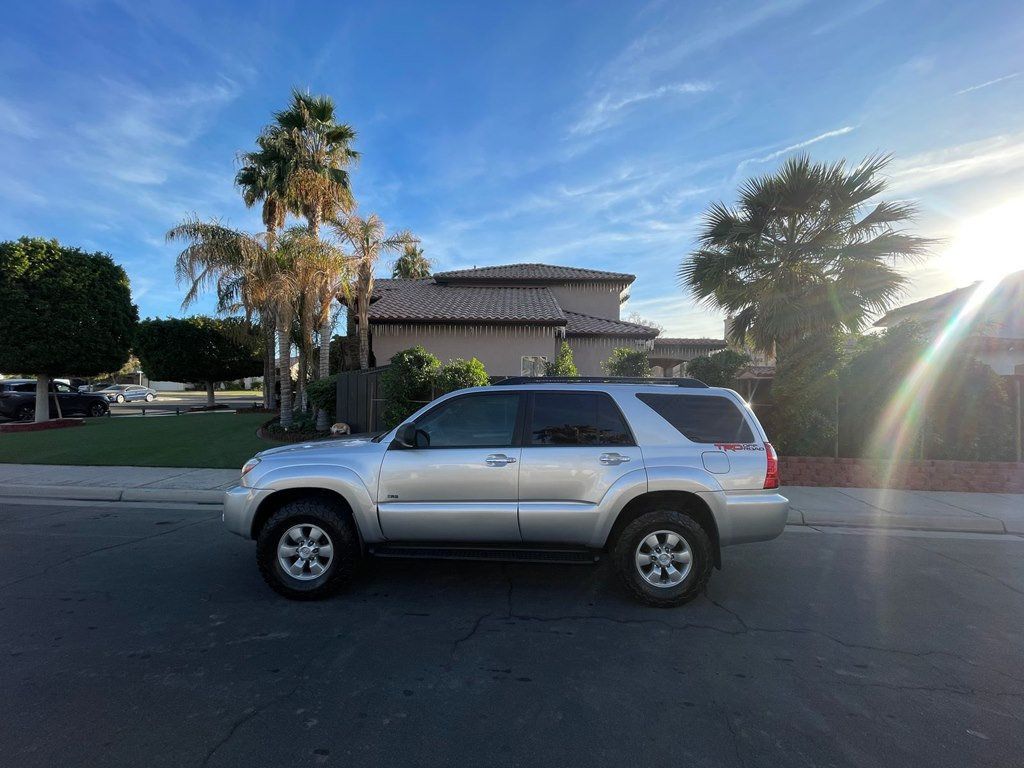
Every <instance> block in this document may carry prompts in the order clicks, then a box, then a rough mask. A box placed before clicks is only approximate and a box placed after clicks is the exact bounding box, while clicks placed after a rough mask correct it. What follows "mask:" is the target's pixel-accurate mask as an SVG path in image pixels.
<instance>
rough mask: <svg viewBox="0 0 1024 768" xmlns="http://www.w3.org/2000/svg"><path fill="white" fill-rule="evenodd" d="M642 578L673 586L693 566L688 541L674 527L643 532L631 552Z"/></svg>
mask: <svg viewBox="0 0 1024 768" xmlns="http://www.w3.org/2000/svg"><path fill="white" fill-rule="evenodd" d="M634 562H635V563H636V569H637V571H638V572H639V573H640V576H641V578H643V580H644V581H646V582H647V583H648V584H650V585H651V586H654V587H661V588H666V587H674V586H676V585H677V584H679V583H680V582H681V581H682V580H683V579H685V578H686V577H687V576H688V575H689V573H690V569H691V568H692V567H693V552H692V551H691V550H690V545H689V544H688V543H687V542H686V539H684V538H683V537H682V536H680V535H679V534H678V533H676V532H675V531H655V532H654V533H651V534H649V535H648V536H645V537H644V538H643V540H642V541H641V542H640V544H639V545H638V546H637V548H636V553H635V555H634Z"/></svg>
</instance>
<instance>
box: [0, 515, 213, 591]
mask: <svg viewBox="0 0 1024 768" xmlns="http://www.w3.org/2000/svg"><path fill="white" fill-rule="evenodd" d="M216 520H217V518H216V517H210V518H207V519H205V520H196V521H194V522H191V523H185V524H184V525H179V526H178V527H177V528H171V529H169V530H166V531H160V532H159V533H151V534H150V535H148V536H142V537H140V538H135V539H131V540H130V541H119V542H117V543H116V544H108V545H107V546H105V547H97V548H96V549H90V550H88V551H86V552H79V553H78V554H77V555H72V556H71V557H68V558H65V559H64V560H61V561H59V562H56V563H52V564H50V565H48V566H47V569H51V570H52V569H53V568H57V567H59V566H62V565H67V564H68V563H72V562H74V561H75V560H81V559H82V558H83V557H88V556H89V555H95V554H97V553H99V552H107V551H109V550H111V549H120V548H121V547H129V546H131V545H132V544H139V543H140V542H143V541H149V540H150V539H156V538H159V537H160V536H169V535H170V534H172V533H177V532H178V531H182V530H184V529H186V528H192V527H193V526H196V525H202V524H204V523H212V522H214V521H216ZM35 578H38V574H35V573H33V574H30V575H28V576H22V577H21V578H20V579H15V580H14V581H8V582H5V583H3V584H0V590H3V589H7V587H13V586H14V585H15V584H21V583H22V582H23V581H29V580H30V579H35Z"/></svg>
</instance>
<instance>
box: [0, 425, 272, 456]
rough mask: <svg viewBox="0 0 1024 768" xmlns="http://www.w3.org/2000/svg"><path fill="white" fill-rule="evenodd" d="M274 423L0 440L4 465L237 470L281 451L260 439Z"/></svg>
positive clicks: (77, 430)
mask: <svg viewBox="0 0 1024 768" xmlns="http://www.w3.org/2000/svg"><path fill="white" fill-rule="evenodd" d="M268 418H269V416H268V415H267V414H262V413H202V414H192V415H188V416H144V417H139V418H113V419H111V418H104V419H86V420H85V426H84V427H72V428H70V429H51V430H46V431H42V432H22V433H17V432H14V433H7V434H0V463H7V464H86V465H90V464H91V465H105V466H119V465H120V466H136V467H220V468H225V469H237V468H239V467H241V466H242V464H244V463H245V462H246V460H248V459H249V458H250V457H251V456H252V455H253V454H254V453H256V452H257V451H262V450H264V449H266V448H271V447H273V446H275V445H279V443H272V442H269V441H267V440H261V439H260V438H258V437H256V430H257V429H258V428H259V426H260V425H261V424H262V423H263V422H265V421H266V420H267V419H268Z"/></svg>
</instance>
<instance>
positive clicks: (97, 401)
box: [0, 379, 110, 421]
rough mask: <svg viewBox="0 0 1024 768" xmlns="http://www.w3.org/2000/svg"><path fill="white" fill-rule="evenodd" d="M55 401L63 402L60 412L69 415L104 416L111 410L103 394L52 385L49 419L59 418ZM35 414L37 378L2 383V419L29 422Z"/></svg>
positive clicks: (0, 413) (57, 384)
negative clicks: (3, 417)
mask: <svg viewBox="0 0 1024 768" xmlns="http://www.w3.org/2000/svg"><path fill="white" fill-rule="evenodd" d="M55 400H59V401H60V412H61V413H62V414H63V415H65V416H69V415H72V414H85V415H86V416H103V415H105V414H106V413H107V411H108V410H110V406H108V405H107V399H106V398H105V397H103V396H102V395H98V394H97V395H93V394H88V393H84V392H75V391H74V390H73V389H71V387H69V386H68V385H67V384H63V383H61V382H54V383H53V384H51V386H50V417H51V418H53V417H56V416H57V406H56V404H55ZM35 415H36V382H35V379H6V380H4V381H0V416H5V417H6V418H8V419H16V420H18V421H30V420H32V419H33V418H35Z"/></svg>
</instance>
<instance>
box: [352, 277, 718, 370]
mask: <svg viewBox="0 0 1024 768" xmlns="http://www.w3.org/2000/svg"><path fill="white" fill-rule="evenodd" d="M635 279H636V278H635V277H634V276H633V275H629V274H625V273H621V272H604V271H601V270H596V269H581V268H576V267H560V266H553V265H549V264H508V265H504V266H495V267H481V268H478V269H460V270H454V271H451V272H440V273H438V274H435V275H434V276H432V277H429V278H423V279H419V280H377V281H376V285H375V288H374V293H373V299H372V300H371V303H370V308H369V316H370V337H371V349H372V351H373V356H374V358H375V361H376V363H377V364H378V365H382V364H385V363H386V362H387V361H388V360H389V359H390V358H391V356H392V355H394V354H395V353H396V352H399V351H401V350H403V349H407V348H409V347H411V346H414V345H416V344H421V345H423V346H424V347H425V348H426V349H428V350H429V351H430V352H432V353H433V354H435V355H436V356H437V357H438V358H440V359H441V360H448V359H451V358H456V357H462V358H470V357H476V358H479V359H480V360H481V361H482V362H483V364H484V366H485V367H486V368H487V372H488V373H489V374H491V375H492V376H519V375H540V374H541V373H542V372H543V364H544V363H545V362H547V361H549V360H553V359H554V357H555V355H556V353H557V351H558V345H559V344H560V342H561V341H562V339H565V340H566V341H567V342H568V343H569V346H570V347H571V348H572V351H573V358H574V359H575V362H576V367H577V368H578V369H579V372H580V375H583V376H599V375H601V374H602V373H603V371H602V369H601V363H603V362H604V361H605V360H607V359H608V357H609V356H610V355H611V353H612V350H613V349H615V348H616V347H623V346H634V347H637V348H640V349H646V350H649V351H650V352H651V354H652V355H653V350H654V349H655V345H656V344H657V341H656V340H655V339H656V337H657V336H658V333H659V332H658V330H657V329H655V328H650V327H648V326H645V325H639V324H637V323H630V322H626V321H624V320H621V319H620V318H619V313H620V308H621V306H622V303H623V302H624V301H625V300H626V299H627V298H628V297H629V286H630V285H631V284H632V283H633V281H634V280H635ZM672 341H686V342H693V343H692V344H691V345H690V346H689V347H687V348H686V349H685V350H684V348H683V346H680V345H676V346H677V347H678V348H676V347H673V349H672V352H673V353H675V354H677V355H678V354H680V353H681V354H689V355H690V356H691V357H692V356H693V354H692V353H693V352H694V350H701V351H697V352H696V353H697V354H707V352H708V351H711V350H713V349H718V348H721V347H724V346H725V343H724V342H722V341H721V340H704V339H690V340H672ZM708 342H710V346H708ZM687 359H688V358H687ZM677 362H683V360H681V359H680V360H678V361H677Z"/></svg>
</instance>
